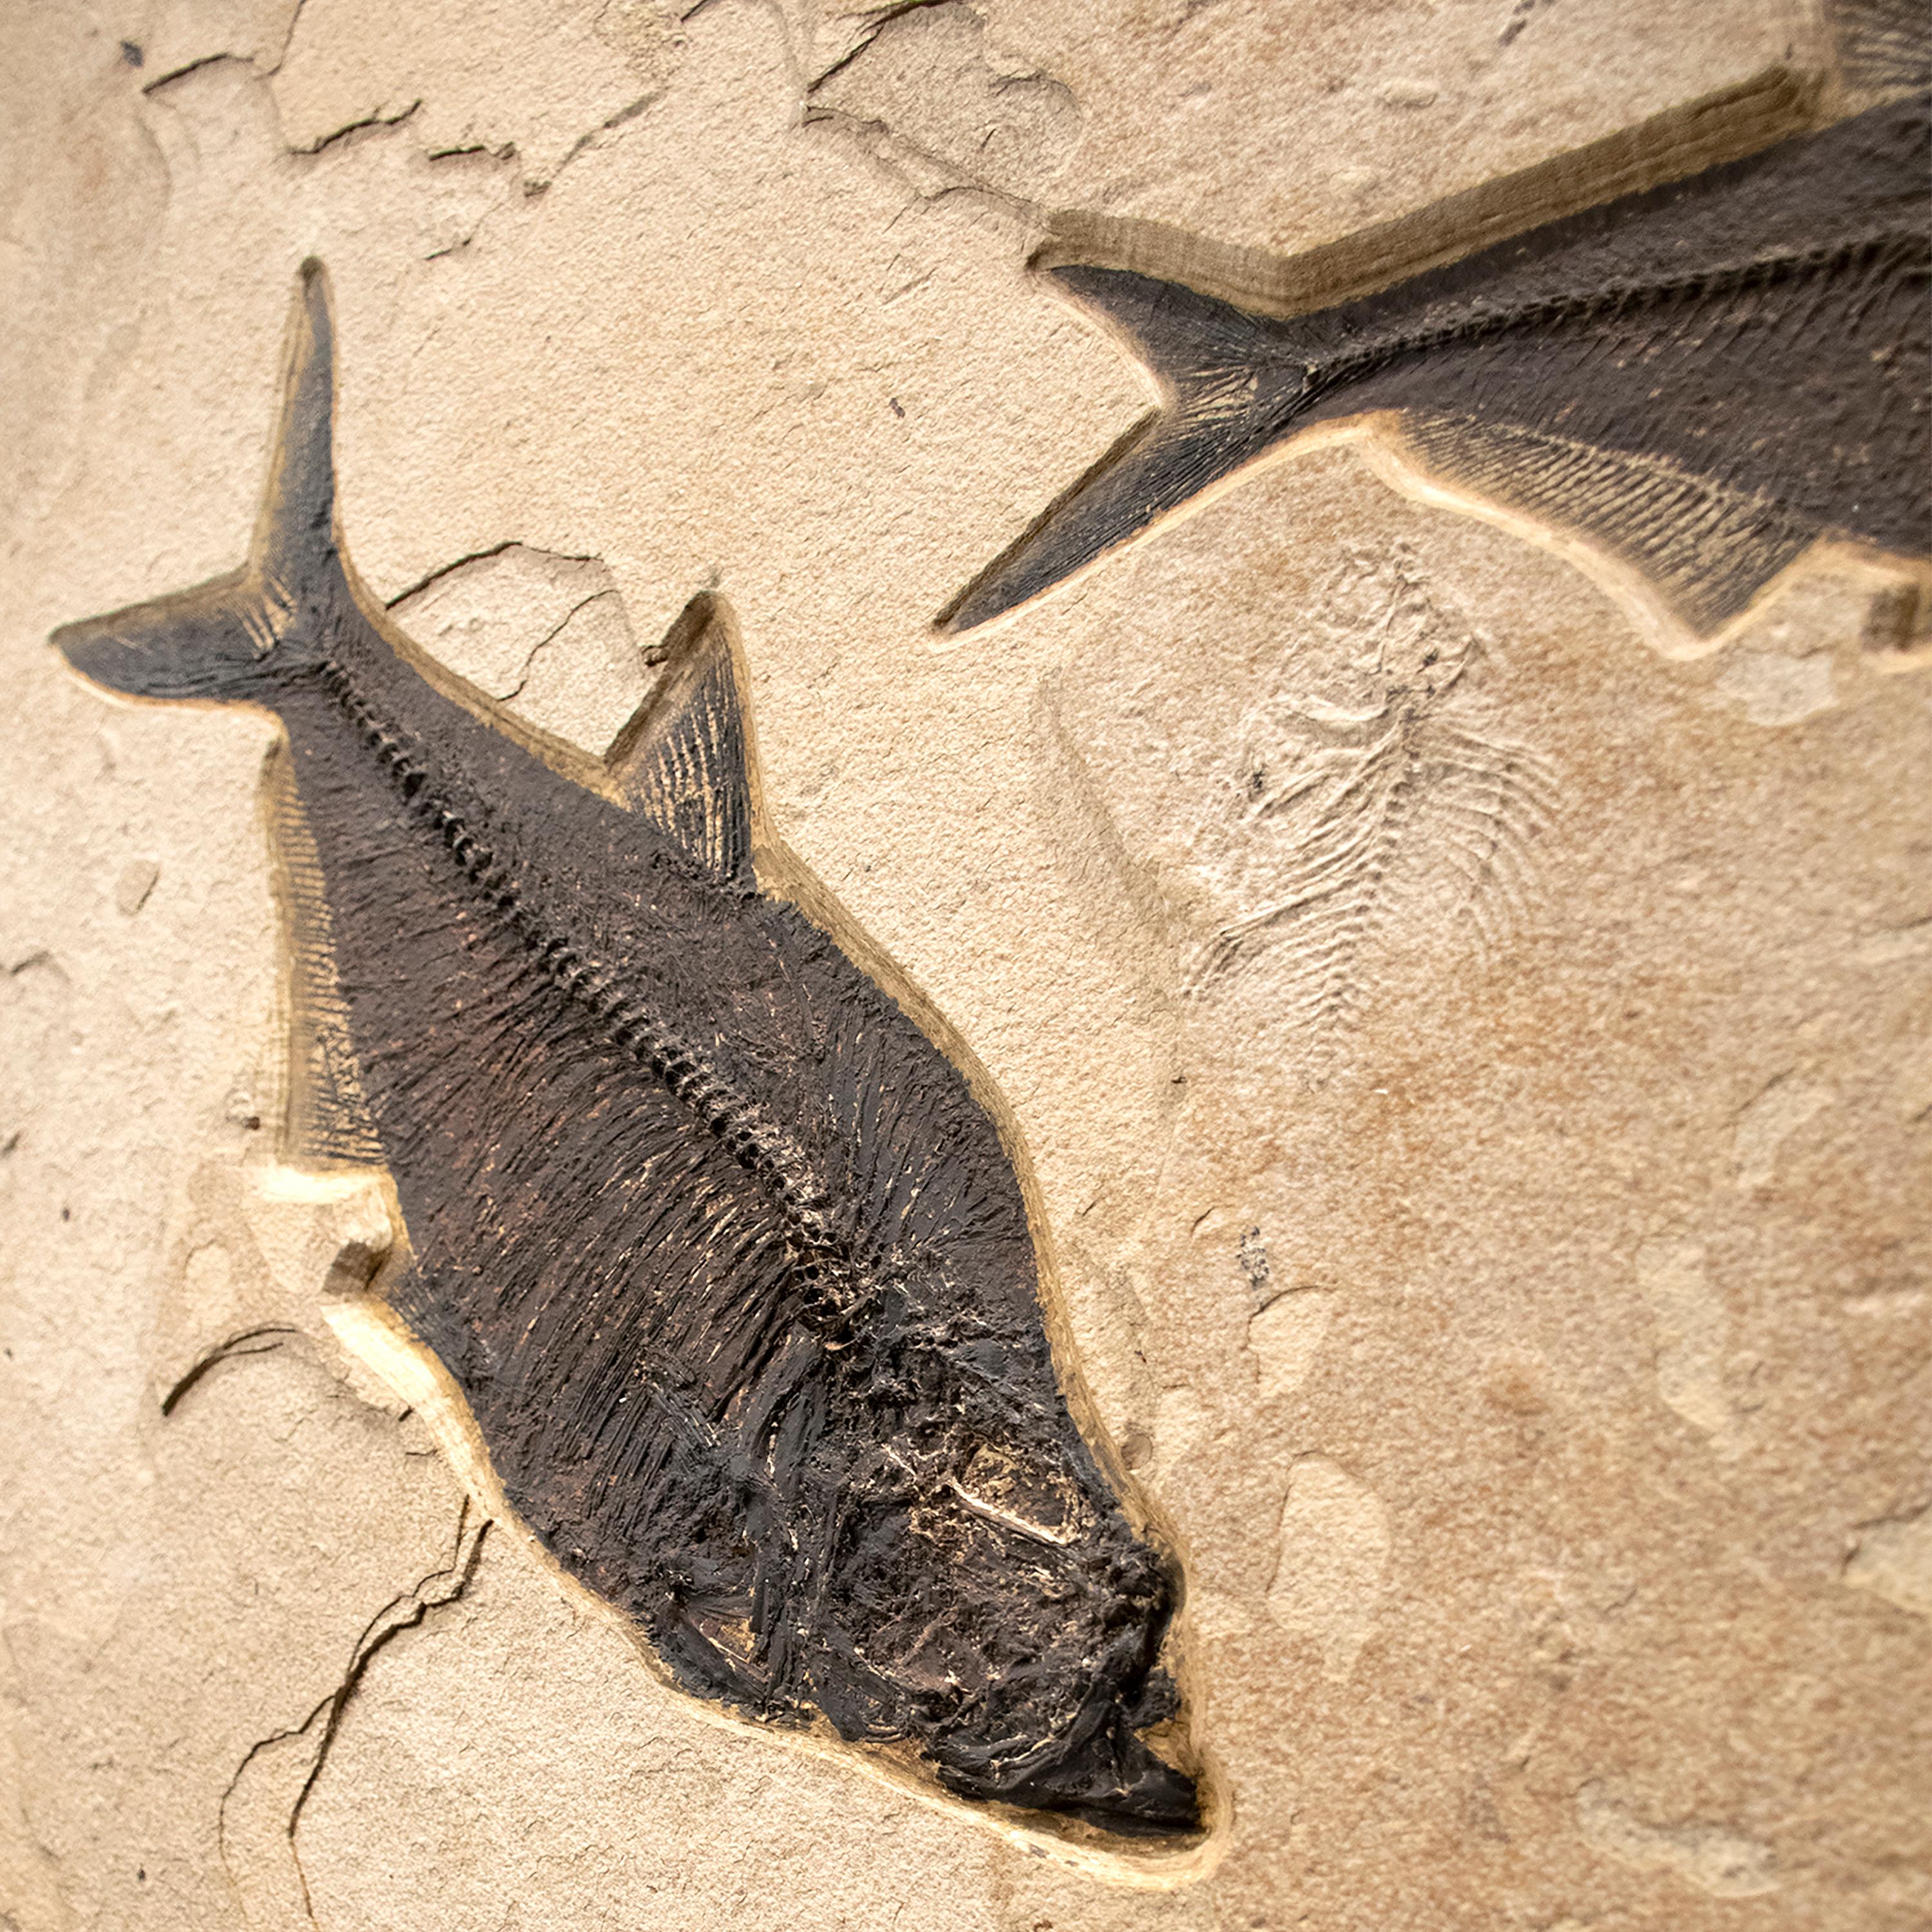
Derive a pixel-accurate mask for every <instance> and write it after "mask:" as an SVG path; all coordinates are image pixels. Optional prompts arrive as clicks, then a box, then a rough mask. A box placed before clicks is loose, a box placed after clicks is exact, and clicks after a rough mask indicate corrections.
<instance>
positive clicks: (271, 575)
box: [52, 260, 339, 698]
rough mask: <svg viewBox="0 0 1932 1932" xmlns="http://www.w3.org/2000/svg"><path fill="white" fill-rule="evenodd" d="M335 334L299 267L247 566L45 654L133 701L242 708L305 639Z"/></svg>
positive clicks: (321, 277)
mask: <svg viewBox="0 0 1932 1932" xmlns="http://www.w3.org/2000/svg"><path fill="white" fill-rule="evenodd" d="M334 414H335V332H334V330H333V328H332V325H331V322H330V318H329V287H328V281H327V278H326V275H325V274H324V272H323V266H322V264H321V263H320V262H317V261H314V260H310V261H308V262H305V263H303V264H302V277H301V281H300V282H299V285H298V287H297V288H296V299H295V305H294V312H293V317H292V318H291V321H290V329H289V349H288V360H287V371H286V374H285V375H284V381H283V389H282V408H281V421H280V425H279V427H278V432H277V434H276V438H275V455H274V457H273V458H272V460H271V463H270V465H269V481H268V487H267V489H266V491H265V492H264V495H263V505H262V511H261V515H260V518H259V519H258V520H257V525H256V529H255V539H254V545H253V547H252V549H251V553H250V556H249V559H248V562H247V563H246V564H245V565H243V567H242V568H241V569H239V570H238V571H232V572H230V573H229V574H228V575H227V576H225V577H216V578H214V580H211V582H209V583H202V584H197V585H196V586H195V587H194V588H193V589H192V590H184V591H181V592H177V593H176V594H175V595H173V596H172V597H160V598H155V599H154V600H153V601H151V602H148V603H144V604H129V605H127V607H125V608H124V609H122V610H110V612H108V613H107V614H106V615H105V616H100V617H91V618H89V619H86V620H85V621H84V622H80V623H78V624H68V625H63V626H62V628H60V629H59V630H58V631H55V633H54V634H53V638H52V642H53V643H54V645H55V648H56V649H58V650H59V651H60V652H62V654H63V655H65V657H66V658H67V660H68V662H69V663H70V664H72V665H73V666H74V668H75V670H78V671H80V673H82V674H83V676H87V677H90V678H92V679H94V680H95V682H96V683H98V684H103V685H107V687H108V688H110V689H111V690H114V691H125V692H126V693H127V694H129V695H130V696H131V697H154V698H245V697H249V696H250V695H251V694H252V691H253V690H254V688H255V687H257V686H258V685H259V684H260V678H261V673H262V672H263V670H264V669H265V668H266V667H267V666H268V665H269V663H270V661H272V660H277V661H286V659H287V656H288V655H289V654H290V652H298V651H299V650H300V649H302V646H303V643H304V642H305V640H306V639H307V638H308V637H309V636H310V635H311V634H312V632H313V630H314V625H313V623H312V622H311V619H312V618H313V616H314V614H315V613H317V610H319V608H320V605H321V604H322V602H323V600H324V599H325V598H326V597H327V596H328V595H329V594H330V593H331V592H332V591H333V589H334V588H335V584H336V582H337V579H338V571H339V562H338V556H337V553H336V544H335V456H334V449H333V436H332V419H333V417H334Z"/></svg>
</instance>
